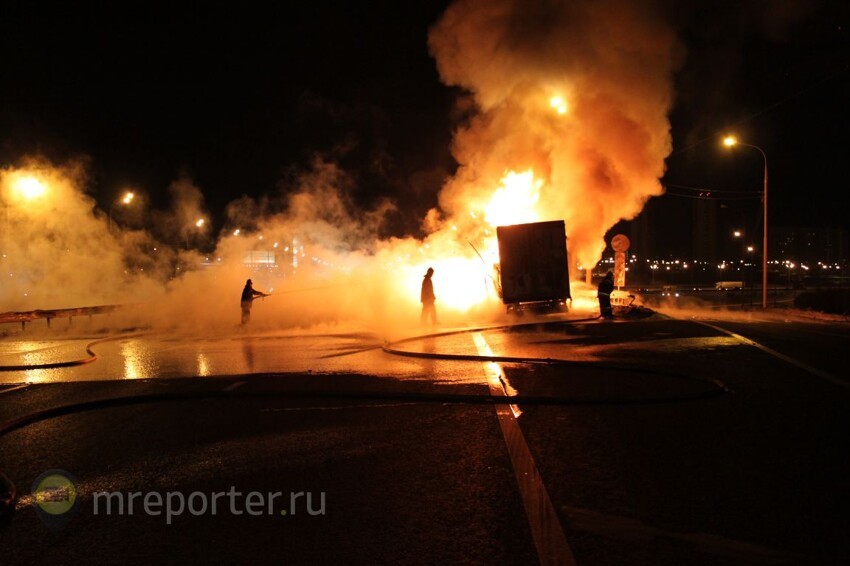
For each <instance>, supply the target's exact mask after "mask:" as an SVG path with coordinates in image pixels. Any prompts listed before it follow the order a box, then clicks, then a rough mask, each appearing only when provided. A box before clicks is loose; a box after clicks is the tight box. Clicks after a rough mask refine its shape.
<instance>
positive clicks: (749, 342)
mask: <svg viewBox="0 0 850 566" xmlns="http://www.w3.org/2000/svg"><path fill="white" fill-rule="evenodd" d="M693 322H696V323H698V324H702V325H703V326H707V327H709V328H713V329H714V330H717V331H718V332H723V333H724V334H728V335H729V336H732V337H733V338H736V339H737V340H740V341H741V342H743V343H744V344H746V345H748V346H753V347H755V348H758V349H759V350H761V351H762V352H767V353H768V354H770V355H771V356H775V357H777V358H779V359H780V360H782V361H783V362H787V363H789V364H791V365H793V366H797V367H798V368H800V369H802V370H805V371H807V372H809V373H811V374H813V375H816V376H818V377H820V378H821V379H825V380H826V381H829V382H830V383H832V384H833V385H837V386H838V387H841V388H843V389H850V382H847V381H844V380H843V379H838V378H837V377H835V376H834V375H832V374H831V373H829V372H825V371H823V370H820V369H818V368H816V367H812V366H810V365H809V364H806V363H803V362H801V361H799V360H795V359H794V358H792V357H790V356H786V355H785V354H783V353H781V352H777V351H776V350H774V349H772V348H768V347H767V346H765V345H764V344H759V343H758V342H756V341H755V340H750V339H749V338H747V337H745V336H741V335H740V334H735V333H734V332H732V331H731V330H726V329H725V328H723V327H721V326H715V325H714V324H710V323H708V322H703V321H701V320H694V321H693Z"/></svg>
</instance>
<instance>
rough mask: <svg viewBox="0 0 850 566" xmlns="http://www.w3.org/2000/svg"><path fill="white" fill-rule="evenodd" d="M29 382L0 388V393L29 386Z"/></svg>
mask: <svg viewBox="0 0 850 566" xmlns="http://www.w3.org/2000/svg"><path fill="white" fill-rule="evenodd" d="M29 386H30V385H29V383H24V384H23V385H16V386H14V387H9V388H7V389H0V395H2V394H4V393H11V392H12V391H17V390H18V389H25V388H27V387H29Z"/></svg>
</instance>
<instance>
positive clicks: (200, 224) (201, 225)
mask: <svg viewBox="0 0 850 566" xmlns="http://www.w3.org/2000/svg"><path fill="white" fill-rule="evenodd" d="M206 222H207V221H206V219H204V218H198V219H197V220H196V221H195V228H197V229H198V232H200V231H201V230H203V228H204V224H206ZM192 234H193V232H192V230H191V229H189V230H187V231H186V249H187V250H188V249H189V236H190V235H192Z"/></svg>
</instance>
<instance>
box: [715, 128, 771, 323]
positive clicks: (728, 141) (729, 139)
mask: <svg viewBox="0 0 850 566" xmlns="http://www.w3.org/2000/svg"><path fill="white" fill-rule="evenodd" d="M723 145H725V146H726V147H729V148H731V147H734V146H736V145H742V146H744V147H749V148H752V149H755V150H757V151H758V152H759V153H760V154H761V157H762V159H763V160H764V193H763V195H764V196H763V199H764V201H763V202H764V241H763V242H762V250H761V251H762V259H761V307H762V308H763V309H766V308H767V155H765V153H764V150H763V149H762V148H760V147H758V146H755V145H751V144H748V143H741V142H739V141H738V138H736V137H735V136H726V137H725V138H723Z"/></svg>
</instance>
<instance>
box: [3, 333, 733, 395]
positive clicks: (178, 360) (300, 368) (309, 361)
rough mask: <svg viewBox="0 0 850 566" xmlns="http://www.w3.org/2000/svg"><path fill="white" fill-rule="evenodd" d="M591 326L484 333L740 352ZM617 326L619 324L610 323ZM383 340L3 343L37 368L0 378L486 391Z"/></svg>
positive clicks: (632, 350) (588, 356)
mask: <svg viewBox="0 0 850 566" xmlns="http://www.w3.org/2000/svg"><path fill="white" fill-rule="evenodd" d="M610 324H612V323H605V322H596V321H592V322H587V321H582V322H579V323H571V322H569V321H564V322H561V323H554V324H552V323H549V324H545V325H542V324H541V325H533V324H532V325H518V326H513V327H501V328H492V329H484V330H481V331H480V336H482V337H483V338H484V339H485V340H486V343H487V344H488V348H489V349H491V350H490V351H492V352H495V355H498V356H509V357H518V358H540V359H546V358H550V359H560V360H568V361H576V362H599V361H606V360H607V361H631V362H634V361H639V360H640V359H641V358H642V357H646V356H648V355H658V354H670V353H681V352H686V351H688V350H703V351H705V350H714V349H717V348H729V347H739V346H740V343H739V342H737V341H736V340H735V339H734V338H731V337H729V336H727V335H724V334H722V333H720V332H717V331H714V330H712V329H710V328H707V327H704V326H701V325H696V324H692V323H689V322H687V321H673V320H667V319H650V320H646V321H640V322H631V323H628V324H627V325H618V328H617V329H616V330H617V332H611V330H612V328H611V327H610V326H609V325H610ZM613 324H616V323H613ZM443 330H444V333H442V334H440V335H423V336H422V337H419V338H416V337H414V339H413V340H409V341H405V342H404V343H403V345H401V346H398V348H400V349H402V350H404V351H407V352H414V353H424V354H429V355H435V354H439V355H444V354H450V355H461V356H477V355H479V351H480V349H479V348H478V347H477V346H476V343H475V341H474V339H473V334H472V333H470V332H469V331H468V330H471V329H458V332H457V333H450V332H451V331H452V329H443ZM384 343H385V342H384V339H383V338H382V337H381V336H379V335H378V334H373V333H369V332H362V331H358V332H349V333H346V332H338V333H334V334H304V333H302V334H297V335H296V334H284V333H279V334H257V335H236V336H233V335H231V336H218V337H214V338H199V337H197V336H181V335H169V334H153V333H151V334H147V335H138V334H136V335H127V336H123V337H122V336H116V337H114V338H111V339H107V340H104V339H103V338H100V339H98V340H97V341H93V340H85V339H72V340H59V341H49V340H41V341H15V340H7V341H4V342H3V343H2V349H0V365H7V366H15V365H27V364H32V365H33V366H34V367H33V368H32V369H26V370H19V371H4V372H0V383H24V382H29V383H45V382H61V381H89V380H135V379H151V378H162V377H166V378H170V377H191V376H197V377H207V376H220V375H244V374H254V373H293V372H299V373H311V372H315V373H342V372H345V373H363V374H369V375H375V376H381V377H388V378H396V379H419V380H428V381H433V382H437V383H480V382H481V380H482V376H481V371H480V368H476V367H473V366H471V364H470V363H469V362H468V361H466V362H464V361H459V360H443V359H426V358H415V357H400V356H393V355H390V354H387V353H386V352H383V351H382V350H381V347H382V346H383V344H384ZM87 345H90V347H91V349H92V350H93V351H94V352H95V354H96V355H97V360H96V361H95V362H94V363H90V364H84V365H79V366H74V367H63V368H49V369H39V368H38V367H37V366H38V365H41V364H44V363H52V362H56V361H63V362H66V361H71V360H82V359H85V358H86V357H88V355H87V354H86V346H87Z"/></svg>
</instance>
